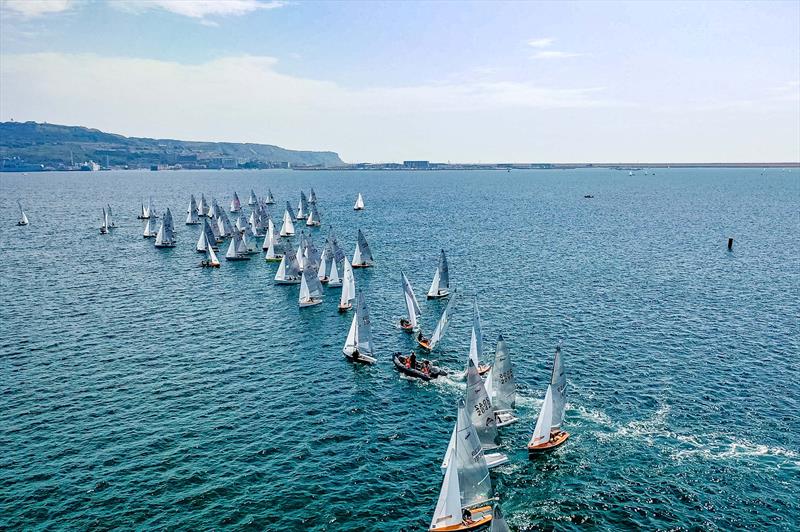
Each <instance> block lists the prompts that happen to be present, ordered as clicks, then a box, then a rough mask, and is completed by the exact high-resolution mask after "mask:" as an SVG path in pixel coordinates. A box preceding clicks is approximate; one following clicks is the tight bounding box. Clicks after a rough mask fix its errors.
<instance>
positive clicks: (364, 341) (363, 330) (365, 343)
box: [356, 291, 373, 356]
mask: <svg viewBox="0 0 800 532" xmlns="http://www.w3.org/2000/svg"><path fill="white" fill-rule="evenodd" d="M356 300H357V301H356V317H357V318H358V331H357V333H356V346H357V347H358V350H359V352H360V353H361V354H362V355H367V356H368V355H372V351H373V347H372V321H371V320H370V317H369V309H368V308H367V300H366V298H365V297H364V292H363V291H362V292H359V294H358V296H356Z"/></svg>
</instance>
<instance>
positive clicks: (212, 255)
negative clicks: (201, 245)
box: [208, 246, 219, 266]
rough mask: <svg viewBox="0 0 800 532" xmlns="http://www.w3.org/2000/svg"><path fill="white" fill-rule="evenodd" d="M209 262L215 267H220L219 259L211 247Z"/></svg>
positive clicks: (209, 249) (209, 247) (209, 248)
mask: <svg viewBox="0 0 800 532" xmlns="http://www.w3.org/2000/svg"><path fill="white" fill-rule="evenodd" d="M208 262H210V263H211V264H213V265H214V266H219V259H218V258H217V254H216V253H214V248H212V247H211V246H208Z"/></svg>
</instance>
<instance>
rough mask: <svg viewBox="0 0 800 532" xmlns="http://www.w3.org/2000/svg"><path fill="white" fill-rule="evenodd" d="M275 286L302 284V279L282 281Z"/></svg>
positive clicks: (276, 282)
mask: <svg viewBox="0 0 800 532" xmlns="http://www.w3.org/2000/svg"><path fill="white" fill-rule="evenodd" d="M275 284H300V278H299V277H298V278H297V279H282V280H280V281H275Z"/></svg>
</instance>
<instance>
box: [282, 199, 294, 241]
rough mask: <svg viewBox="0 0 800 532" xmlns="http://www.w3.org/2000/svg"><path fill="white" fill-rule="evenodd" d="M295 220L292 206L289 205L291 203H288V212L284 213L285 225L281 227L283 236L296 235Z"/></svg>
mask: <svg viewBox="0 0 800 532" xmlns="http://www.w3.org/2000/svg"><path fill="white" fill-rule="evenodd" d="M293 218H294V216H293V212H292V206H291V205H289V202H288V201H287V202H286V210H285V211H283V225H281V236H292V235H293V234H294V223H293V222H292V219H293Z"/></svg>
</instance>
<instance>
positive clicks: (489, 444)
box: [464, 360, 498, 450]
mask: <svg viewBox="0 0 800 532" xmlns="http://www.w3.org/2000/svg"><path fill="white" fill-rule="evenodd" d="M464 400H465V401H466V403H467V410H468V411H469V415H470V419H471V420H472V424H473V425H474V426H475V431H476V432H477V433H478V438H479V439H480V440H481V447H483V449H484V450H491V449H497V447H498V444H497V440H498V434H497V421H496V419H495V415H494V407H493V406H492V402H491V401H490V400H489V394H488V393H487V392H486V387H485V386H484V384H483V379H481V376H480V375H478V370H477V369H476V368H475V365H474V364H473V363H472V360H470V361H469V367H468V368H467V390H466V392H465V398H464Z"/></svg>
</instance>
